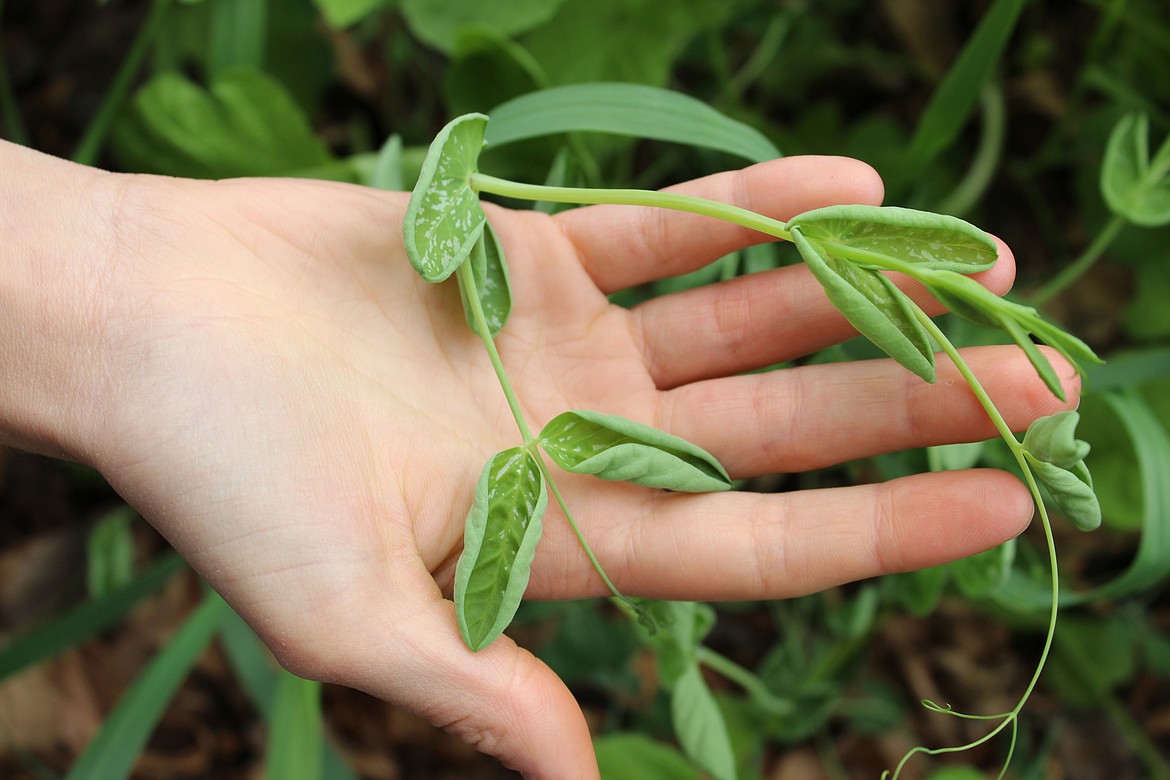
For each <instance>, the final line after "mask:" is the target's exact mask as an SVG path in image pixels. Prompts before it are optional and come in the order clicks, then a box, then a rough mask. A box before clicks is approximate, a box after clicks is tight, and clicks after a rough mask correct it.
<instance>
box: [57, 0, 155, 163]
mask: <svg viewBox="0 0 1170 780" xmlns="http://www.w3.org/2000/svg"><path fill="white" fill-rule="evenodd" d="M170 5H171V0H154V3H153V4H152V5H151V7H150V13H149V15H148V16H147V17H146V21H145V22H143V23H142V28H141V29H140V30H139V31H138V36H137V37H136V38H135V39H134V43H133V44H131V46H130V51H129V53H128V54H127V55H126V59H124V60H123V61H122V66H121V68H119V70H118V74H117V75H116V76H115V77H114V83H113V84H112V85H111V86H110V91H109V92H108V93H106V97H105V99H104V100H103V101H102V105H101V108H99V109H98V112H97V115H96V116H95V117H94V119H93V121H92V122H90V123H89V127H88V128H86V131H85V135H84V136H83V137H82V139H81V141H79V142H78V144H77V148H76V149H75V150H74V152H73V162H77V163H81V164H82V165H93V164H94V163H95V162H96V161H97V156H98V153H99V152H100V151H101V148H102V144H103V143H105V140H106V136H107V135H108V134H109V131H110V126H111V125H112V124H113V123H114V116H115V115H116V114H117V113H118V109H120V108H121V107H122V101H123V100H125V98H126V95H127V94H128V93H129V92H130V87H131V86H132V85H133V83H134V77H135V75H137V73H138V68H139V66H141V65H142V60H143V59H145V57H146V52H147V50H148V49H149V48H150V45H151V44H152V43H153V42H154V39H155V38H156V37H157V36H158V32H159V30H160V29H162V22H163V18H164V17H166V14H167V10H168V9H169V8H170Z"/></svg>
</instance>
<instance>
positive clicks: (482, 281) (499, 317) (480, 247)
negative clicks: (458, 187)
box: [457, 222, 512, 336]
mask: <svg viewBox="0 0 1170 780" xmlns="http://www.w3.org/2000/svg"><path fill="white" fill-rule="evenodd" d="M471 273H472V276H473V277H474V279H475V292H476V297H477V298H478V299H479V305H480V308H481V309H482V310H483V316H484V320H485V321H486V322H487V326H488V330H489V331H490V333H491V335H492V336H494V335H496V334H497V333H499V332H500V329H501V328H503V327H504V323H505V322H507V321H508V315H509V314H510V313H511V311H512V281H511V277H510V276H509V275H508V265H507V263H506V262H504V249H503V247H502V246H500V239H499V238H498V237H497V236H496V232H495V231H494V230H492V225H491V223H490V222H484V229H483V233H482V235H481V236H480V239H479V241H477V242H475V247H474V248H473V249H472V250H471ZM457 278H458V279H459V296H460V299H461V300H462V301H463V314H464V315H465V316H466V317H467V324H468V325H469V326H470V327H471V330H472V331H473V332H476V333H478V332H479V328H478V327H477V326H476V324H475V316H474V315H473V314H472V310H471V303H470V301H469V300H468V297H467V290H466V289H465V286H464V284H463V277H462V276H460V277H457Z"/></svg>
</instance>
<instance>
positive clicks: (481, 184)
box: [471, 173, 792, 241]
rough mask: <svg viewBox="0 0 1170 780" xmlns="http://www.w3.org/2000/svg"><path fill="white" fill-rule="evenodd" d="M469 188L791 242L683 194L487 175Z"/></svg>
mask: <svg viewBox="0 0 1170 780" xmlns="http://www.w3.org/2000/svg"><path fill="white" fill-rule="evenodd" d="M471 186H472V188H473V189H475V190H476V191H478V192H490V193H492V194H493V195H501V196H503V197H505V198H518V199H520V200H533V201H541V200H544V201H552V202H554V203H578V204H583V205H584V204H594V203H607V204H612V205H621V206H651V207H655V208H663V209H671V210H673V211H686V212H689V213H691V214H701V215H703V216H705V217H714V218H716V219H721V220H723V221H725V222H731V223H733V224H736V225H740V226H742V227H746V228H750V229H752V230H758V231H759V232H761V233H765V234H767V235H769V236H772V237H774V238H780V239H783V240H785V241H791V240H792V239H791V237H790V236H789V233H788V230H787V229H786V228H785V225H784V223H783V222H781V221H780V220H778V219H772V218H771V217H765V216H764V215H762V214H757V213H756V212H754V211H749V210H747V209H744V208H740V207H738V206H732V205H730V204H728V203H720V202H719V201H717V200H710V199H708V198H700V197H697V196H694V195H682V194H680V193H677V192H657V191H653V190H632V189H588V188H577V187H549V186H546V185H543V184H523V183H520V182H515V181H509V180H507V179H500V178H497V177H495V176H488V175H487V174H486V173H473V174H471Z"/></svg>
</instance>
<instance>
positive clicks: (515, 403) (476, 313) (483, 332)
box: [456, 262, 641, 613]
mask: <svg viewBox="0 0 1170 780" xmlns="http://www.w3.org/2000/svg"><path fill="white" fill-rule="evenodd" d="M456 273H457V274H458V275H459V282H460V283H461V284H462V285H463V289H464V292H465V293H466V294H467V305H468V308H469V309H471V318H472V320H473V321H474V322H475V328H474V330H475V331H476V335H478V336H479V338H480V340H481V341H482V342H483V346H484V348H485V349H486V350H487V353H488V359H489V360H491V363H492V370H493V371H495V372H496V379H497V381H499V383H500V388H501V389H502V390H503V391H504V397H505V398H506V399H507V401H508V409H509V410H510V411H511V412H512V418H513V419H514V420H515V421H516V427H517V428H519V429H520V435H521V436H523V437H524V447H525V448H526V449H527V450H528V451H529V452H532V453H533V460H535V461H536V466H537V468H539V469H540V473H541V474H542V475H544V481H545V482H546V483H547V484H548V488H549V490H550V491H551V492H552V494H553V498H554V499H556V502H557V504H558V505H559V506H560V507H561V511H562V512H563V513H564V515H565V519H566V520H568V521H569V527H570V528H572V529H573V534H574V535H575V536H576V537H577V541H578V542H579V543H580V545H581V549H582V550H584V551H585V556H586V557H587V558H589V562H590V563H591V564H593V568H594V570H595V571H596V572H597V575H598V576H599V577H601V581H602V582H603V583H605V587H606V588H608V589H609V592H610V593H612V594H613V595H614V597H615V598H617V599H620V600H621V601H622V602H624V603H626V604H628V605H629V606H631V607H632V608H634V609H635V610H637V611H638V612H639V613H640V612H641V609H639V607H638V605H637V604H635V603H634V601H633V600H632V599H630V598H629V597H628V596H626V595H625V594H623V593H622V592H621V591H620V590H618V589H617V586H615V585H614V584H613V581H612V580H610V578H609V575H607V574H606V573H605V569H603V568H602V566H601V562H600V561H598V560H597V556H596V555H595V554H594V553H593V549H592V548H591V547H590V546H589V543H588V542H587V541H585V535H584V534H582V533H581V528H580V527H579V526H578V525H577V521H576V520H574V519H573V513H572V512H570V511H569V506H568V504H566V503H565V498H564V496H562V495H561V490H560V488H559V487H557V483H556V481H555V480H554V479H553V476H552V472H551V471H550V470H549V468H548V465H547V464H546V463H545V462H544V458H542V457H540V455H539V453H536V452H535V449H536V446H537V443H536V437H535V436H533V435H532V430H531V429H530V428H529V427H528V422H527V421H526V420H525V419H524V413H523V411H521V409H520V401H519V399H517V398H516V392H515V391H514V390H513V389H512V383H511V381H510V380H509V379H508V374H507V372H506V371H505V370H504V361H503V360H501V359H500V352H499V350H497V349H496V342H495V339H493V338H492V332H491V329H490V328H488V324H487V317H486V316H484V313H483V304H481V303H480V301H479V289H478V287H476V284H475V274H474V273H473V272H472V270H471V263H470V262H465V263H463V264H462V265H461V266H459V269H458V270H457V271H456Z"/></svg>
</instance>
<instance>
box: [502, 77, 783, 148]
mask: <svg viewBox="0 0 1170 780" xmlns="http://www.w3.org/2000/svg"><path fill="white" fill-rule="evenodd" d="M490 116H491V124H489V125H488V129H487V133H486V135H485V138H486V139H487V142H488V143H489V144H491V145H492V146H493V148H494V147H498V146H503V145H505V144H509V143H513V142H515V141H521V140H525V139H528V138H537V137H539V136H543V135H555V134H558V133H573V132H596V133H613V134H616V135H625V136H632V137H635V138H652V139H655V140H659V141H671V142H674V143H680V144H688V145H691V146H700V147H704V148H708V149H717V150H719V151H723V152H727V153H728V154H732V155H735V156H737V157H742V158H744V159H746V160H750V161H751V162H762V161H764V160H771V159H774V158H776V157H780V156H781V155H780V151H779V150H778V149H777V148H776V147H775V146H774V145H773V144H772V142H771V141H769V140H768V139H767V138H766V137H765V136H764V135H763V134H762V133H760V132H759V131H758V130H756V129H754V128H752V127H749V126H748V125H745V124H743V123H742V122H739V121H736V120H734V119H731V118H730V117H728V116H726V115H724V114H721V113H719V112H718V111H716V110H715V109H713V108H711V107H710V106H709V105H707V104H706V103H703V102H702V101H699V100H696V99H694V98H692V97H690V96H688V95H684V94H681V93H679V92H672V91H670V90H666V89H660V88H658V87H651V86H647V85H644V84H621V83H594V84H570V85H567V86H563V87H554V88H552V89H545V90H541V91H539V92H532V93H530V94H527V95H522V96H520V97H518V98H515V99H513V100H510V101H508V102H507V103H504V104H502V105H499V106H497V107H495V108H494V109H492V111H491V114H490Z"/></svg>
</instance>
